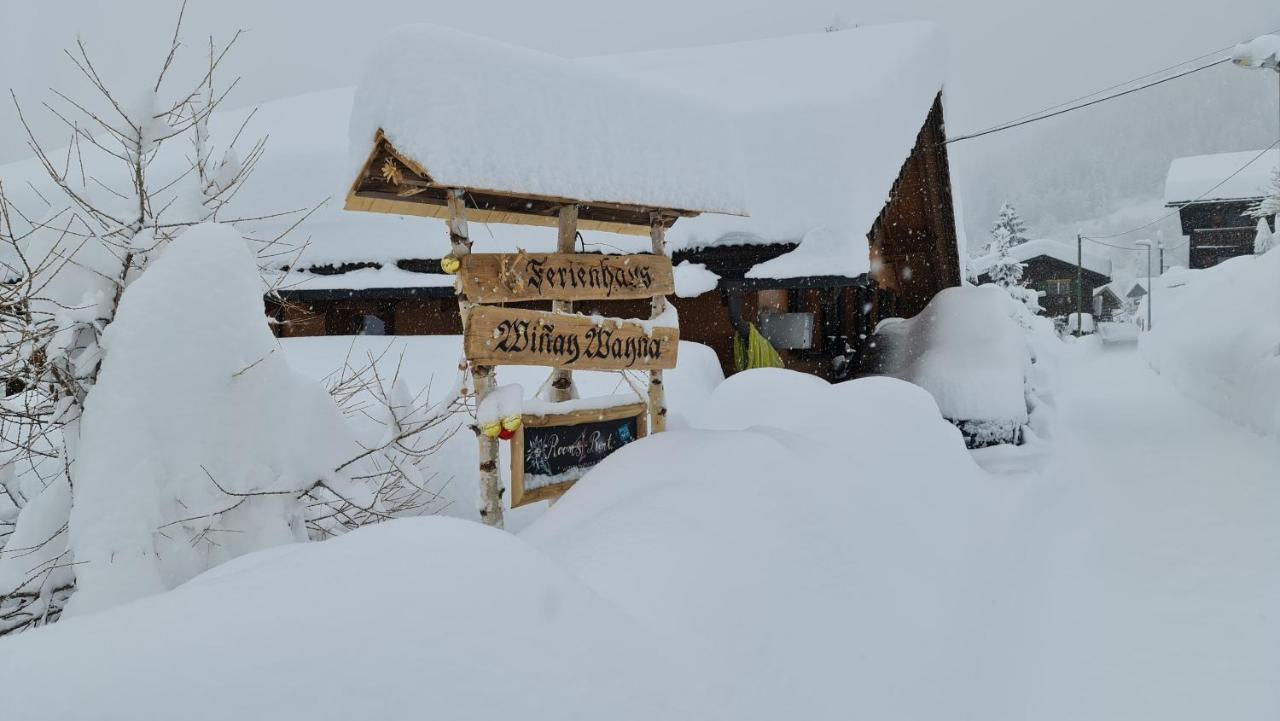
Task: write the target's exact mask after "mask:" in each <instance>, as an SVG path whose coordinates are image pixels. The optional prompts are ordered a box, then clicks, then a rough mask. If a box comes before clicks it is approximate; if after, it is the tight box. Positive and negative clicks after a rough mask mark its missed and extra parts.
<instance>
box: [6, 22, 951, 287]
mask: <svg viewBox="0 0 1280 721" xmlns="http://www.w3.org/2000/svg"><path fill="white" fill-rule="evenodd" d="M938 47H939V44H938V41H937V33H936V31H935V30H934V29H933V27H932V26H931V25H928V24H907V25H892V26H884V27H867V28H859V29H855V30H845V31H841V32H837V33H824V34H819V35H811V36H800V37H792V38H780V39H777V40H761V41H754V42H749V43H740V44H730V45H716V46H708V47H704V48H686V49H681V50H670V51H661V52H654V53H641V54H637V55H625V56H611V57H608V58H586V59H582V60H579V61H573V62H575V63H580V64H583V65H591V64H597V65H598V66H599V68H600V69H601V70H602V71H603V70H608V71H609V72H616V73H622V74H627V75H630V76H632V77H633V78H637V79H639V80H640V82H646V83H655V82H660V78H661V77H662V76H663V75H664V74H667V73H670V76H671V77H680V76H681V74H682V73H687V74H688V78H689V80H688V81H687V82H684V81H682V82H680V83H679V84H678V85H679V87H697V88H698V92H699V93H700V94H704V95H705V96H706V98H707V101H708V102H711V103H715V104H717V105H719V106H720V109H719V110H716V109H715V108H711V109H710V110H709V112H710V113H711V114H712V115H713V116H715V117H718V118H720V122H722V123H724V126H723V127H722V128H721V129H724V128H729V127H731V126H742V127H744V128H745V131H744V132H746V133H747V135H748V136H749V137H750V138H751V140H750V142H751V143H753V144H754V146H753V147H754V149H753V152H752V157H750V158H749V159H747V161H746V169H745V170H744V171H742V172H740V173H739V174H738V175H739V177H742V178H745V182H746V185H747V189H746V198H747V208H746V210H748V211H749V212H750V213H751V214H752V215H751V217H749V218H738V217H725V216H717V215H710V214H707V215H702V216H699V217H697V218H685V219H682V220H680V221H679V222H677V223H676V224H675V225H674V226H673V227H672V229H671V230H670V231H669V232H668V235H667V239H668V247H669V248H670V249H671V250H672V251H673V252H676V251H681V250H688V249H690V248H702V247H707V246H711V245H721V246H728V245H751V244H769V243H781V242H785V243H796V242H798V241H800V240H801V239H802V238H803V237H804V236H805V235H806V234H808V233H809V232H810V231H812V230H818V229H825V231H826V232H822V233H818V234H815V235H816V237H821V239H823V240H824V241H825V240H831V239H832V238H833V237H834V238H836V239H838V240H839V241H840V242H839V243H833V244H832V245H831V250H830V253H829V254H811V253H812V251H813V250H814V246H816V245H818V244H816V243H814V244H810V247H809V248H807V249H806V250H805V251H804V252H801V253H797V254H796V257H793V258H791V259H789V260H788V261H787V265H788V267H787V268H785V269H779V268H776V267H774V268H762V269H758V270H759V273H758V275H761V276H762V277H766V276H767V277H781V276H786V277H792V275H793V274H794V273H797V272H800V273H801V274H803V273H809V272H814V271H819V270H822V271H827V272H826V273H822V274H823V275H827V274H830V273H831V272H832V269H833V268H839V273H840V274H842V275H856V274H858V273H860V272H865V270H866V265H867V263H868V251H867V247H866V242H865V236H866V233H867V231H868V230H869V229H870V226H871V223H872V222H873V221H874V219H875V217H876V216H877V215H878V213H879V212H880V209H881V208H882V207H883V205H884V203H885V199H886V198H887V197H888V194H889V192H890V189H891V188H892V185H893V182H894V180H895V179H896V177H897V175H898V172H899V170H900V169H901V166H902V164H903V162H904V161H905V160H906V158H907V157H908V156H909V154H910V153H911V149H912V147H913V145H914V143H915V138H916V135H917V133H918V132H919V130H920V127H921V125H923V123H924V121H925V118H926V116H927V114H928V112H929V109H930V104H931V103H932V102H933V99H934V97H935V96H936V94H937V92H938V89H939V88H940V87H941V75H940V68H941V66H942V63H937V62H935V61H934V60H935V56H936V55H937V54H938ZM517 50H518V49H517ZM738 63H741V65H740V67H739V66H738V65H737V64H738ZM735 67H737V70H736V71H735ZM851 67H856V68H858V69H859V72H858V73H850V72H849V68H851ZM628 68H629V69H628ZM642 76H644V77H648V78H649V79H648V80H644V79H643V77H642ZM716 79H718V80H716ZM712 80H716V82H712ZM619 82H623V81H619ZM695 83H700V84H695ZM707 83H711V84H710V85H707ZM619 87H621V86H619ZM753 88H754V89H755V90H754V91H753ZM638 92H640V93H649V92H652V91H651V89H650V88H640V90H639V91H638ZM354 97H355V93H354V91H353V89H351V88H341V89H335V90H327V91H321V92H315V93H309V94H305V95H299V96H295V97H289V98H283V99H280V100H276V101H272V102H268V103H264V104H262V105H260V106H258V107H257V108H256V109H254V108H244V109H236V110H226V111H223V112H219V113H217V114H216V115H215V116H214V118H213V119H212V120H211V123H210V130H211V137H212V139H213V141H214V142H215V143H219V142H222V141H223V140H224V139H225V138H227V137H230V136H231V135H234V134H235V133H236V131H237V130H238V129H239V127H240V125H241V123H242V122H244V120H245V118H246V116H248V115H249V113H250V112H254V113H255V114H254V115H253V117H252V118H251V119H250V120H249V123H248V125H247V127H246V128H245V130H244V134H243V138H245V139H250V140H251V139H254V138H257V137H261V136H269V138H270V139H269V142H268V143H267V146H266V152H265V154H264V155H263V157H262V159H261V161H260V162H259V163H258V165H257V168H256V170H255V171H254V173H253V175H252V177H250V178H249V180H248V181H247V183H246V185H245V187H244V189H243V190H242V191H241V192H240V193H239V194H238V195H237V196H236V198H235V200H234V201H233V205H232V207H231V208H229V210H230V211H234V213H235V214H236V215H239V216H259V215H267V214H272V213H277V212H280V211H282V210H287V209H294V208H309V207H311V206H314V205H316V204H317V203H320V202H321V201H324V200H325V198H328V199H329V200H328V202H327V203H325V204H324V205H323V206H322V207H320V208H319V209H318V210H317V211H315V212H314V213H313V214H312V215H310V217H308V218H307V220H306V222H305V223H304V224H303V225H302V226H300V227H299V228H298V229H297V230H296V231H295V232H294V233H293V234H292V235H291V236H290V240H291V243H292V247H288V246H281V247H280V248H279V252H278V254H277V258H278V262H279V263H280V264H282V265H284V264H287V265H290V266H291V267H294V268H307V267H311V266H334V267H339V266H342V265H344V264H348V263H366V264H367V263H369V262H373V263H377V264H380V265H381V268H369V269H365V270H358V271H354V272H352V273H346V274H342V275H324V276H312V275H310V274H304V273H292V274H291V275H292V276H294V277H291V278H290V280H289V281H288V283H289V286H288V287H294V288H302V289H305V288H317V289H320V288H329V289H341V288H353V289H362V288H386V287H420V286H430V285H433V284H436V283H443V284H447V283H449V282H450V280H451V279H450V278H448V277H447V276H439V277H437V276H434V275H428V274H423V273H415V272H411V271H407V270H401V269H398V268H396V261H398V260H402V259H414V258H422V259H438V258H440V257H441V256H443V255H445V254H447V253H448V252H449V238H448V233H447V231H446V229H445V226H444V223H442V222H440V221H437V220H434V219H430V218H413V217H407V216H402V215H394V214H379V213H357V212H350V211H346V210H343V207H342V206H343V197H344V196H345V194H346V193H347V191H348V190H349V188H350V186H351V181H352V178H353V177H354V176H353V173H354V171H353V169H352V166H353V163H356V162H357V161H355V160H353V159H352V158H351V157H350V156H349V154H348V140H349V137H350V127H349V123H348V121H349V119H350V118H351V117H352V116H353V115H354V113H353V111H352V106H353V100H354ZM690 102H696V101H690ZM869 108H873V109H874V110H873V111H868V109H869ZM375 132H376V129H375ZM397 149H399V148H398V147H397ZM186 150H187V148H186V147H185V145H184V144H182V143H170V144H166V150H165V151H164V152H165V153H167V155H166V157H163V158H160V159H158V160H157V165H156V168H157V172H156V174H155V177H167V175H168V173H169V172H170V171H175V172H177V170H175V169H180V168H181V163H182V162H183V156H184V155H185V151H186ZM53 155H58V153H56V152H55V153H53ZM363 160H364V158H361V159H359V162H363ZM101 162H103V161H102V159H95V158H90V157H86V163H87V164H89V165H90V166H93V167H90V169H89V172H90V174H95V175H99V176H101V175H103V174H104V173H103V172H99V171H97V170H95V169H94V168H95V167H97V168H113V167H114V165H115V164H117V163H116V161H114V160H110V159H107V160H106V161H105V164H101V165H98V164H99V163H101ZM0 179H3V180H4V181H5V188H6V190H7V191H8V192H9V193H11V194H13V195H19V196H25V195H31V196H32V197H31V198H26V197H24V198H22V199H23V200H30V201H31V202H29V203H27V204H26V205H25V206H24V207H27V208H35V210H36V213H37V214H39V213H40V212H41V210H42V208H43V203H41V201H40V200H39V198H38V197H35V196H34V194H30V193H28V189H27V187H26V180H28V179H30V180H31V181H32V182H33V183H34V184H35V185H36V186H37V187H39V188H40V189H41V191H42V192H43V193H44V194H45V195H46V196H47V197H50V198H53V197H54V195H53V194H52V191H51V190H50V189H49V187H48V184H47V183H46V182H45V181H44V178H43V171H42V170H41V169H40V168H39V166H38V164H37V163H36V162H35V161H34V159H33V160H29V161H24V162H22V163H18V164H14V165H9V166H4V167H0ZM296 220H297V217H296V216H289V217H285V218H279V219H275V220H270V221H264V222H260V223H257V224H255V227H256V228H258V234H259V235H260V236H262V237H271V236H272V234H273V233H278V232H280V231H282V230H284V229H285V228H287V227H288V226H289V225H291V224H292V223H293V222H294V221H296ZM471 234H472V237H473V239H475V241H476V243H477V249H478V250H482V251H484V252H503V251H513V250H515V249H516V248H524V249H526V250H528V251H530V252H550V251H553V250H554V249H555V244H556V233H555V232H554V231H553V230H550V229H547V228H538V227H526V226H510V225H487V224H483V223H474V224H473V227H472V229H471ZM582 236H583V241H584V248H585V249H587V250H601V251H605V252H647V251H648V249H649V239H648V238H647V237H644V238H641V237H636V236H628V235H618V234H616V233H607V232H600V231H594V230H584V231H583V232H582ZM304 244H305V247H303V245H304ZM845 244H847V249H846V248H845V247H844V246H845ZM801 261H803V262H801ZM776 265H779V264H775V266H776Z"/></svg>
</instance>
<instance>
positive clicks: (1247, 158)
mask: <svg viewBox="0 0 1280 721" xmlns="http://www.w3.org/2000/svg"><path fill="white" fill-rule="evenodd" d="M1260 152H1261V151H1258V150H1248V151H1245V152H1241V153H1218V154H1215V155H1193V156H1190V157H1186V158H1177V159H1176V160H1174V161H1173V162H1172V163H1170V164H1169V174H1168V175H1167V176H1166V177H1165V181H1164V202H1165V204H1166V205H1169V206H1176V205H1186V204H1187V203H1190V202H1193V201H1200V202H1211V201H1218V200H1257V199H1259V198H1262V197H1263V196H1265V195H1266V194H1267V189H1268V188H1269V187H1271V180H1272V177H1273V173H1275V171H1276V168H1277V166H1278V164H1280V149H1276V148H1272V149H1271V150H1268V151H1266V152H1261V155H1259V153H1260ZM1242 168H1243V170H1242ZM1232 173H1235V175H1234V176H1232ZM1215 186H1216V187H1215ZM1202 196H1203V197H1202Z"/></svg>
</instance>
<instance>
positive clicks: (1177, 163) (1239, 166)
mask: <svg viewBox="0 0 1280 721" xmlns="http://www.w3.org/2000/svg"><path fill="white" fill-rule="evenodd" d="M1277 163H1280V150H1275V149H1273V150H1269V151H1267V152H1265V153H1262V154H1261V155H1259V151H1256V150H1250V151H1246V152H1243V153H1220V154H1217V155H1197V156H1193V157H1188V158H1178V159H1176V160H1174V161H1173V163H1171V164H1170V165H1169V174H1168V176H1167V177H1166V178H1165V183H1164V200H1165V205H1166V206H1168V207H1170V208H1177V209H1178V215H1179V216H1180V217H1181V220H1182V234H1183V235H1186V236H1188V237H1189V242H1190V249H1189V251H1188V266H1189V267H1191V268H1209V267H1212V266H1215V265H1217V264H1218V263H1221V262H1222V261H1224V260H1226V259H1228V258H1234V257H1236V256H1238V255H1249V254H1251V253H1253V237H1254V234H1255V232H1256V229H1257V223H1258V221H1257V220H1256V219H1254V218H1251V217H1249V215H1248V210H1249V208H1250V207H1251V206H1253V205H1254V204H1255V203H1257V202H1258V201H1259V200H1261V199H1262V198H1263V196H1264V195H1265V194H1266V190H1267V188H1268V187H1269V186H1270V184H1271V178H1272V173H1274V172H1275V170H1276V168H1277ZM1272 222H1274V221H1268V224H1271V223H1272ZM1272 230H1274V228H1272Z"/></svg>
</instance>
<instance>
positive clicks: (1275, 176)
mask: <svg viewBox="0 0 1280 721" xmlns="http://www.w3.org/2000/svg"><path fill="white" fill-rule="evenodd" d="M1249 213H1250V214H1251V215H1252V216H1253V217H1255V218H1265V217H1267V216H1268V215H1280V169H1277V170H1273V171H1272V172H1271V189H1270V190H1269V191H1267V197H1265V198H1263V199H1262V200H1260V201H1258V204H1257V205H1255V206H1253V207H1252V208H1250V209H1249ZM1276 230H1280V228H1277V229H1276Z"/></svg>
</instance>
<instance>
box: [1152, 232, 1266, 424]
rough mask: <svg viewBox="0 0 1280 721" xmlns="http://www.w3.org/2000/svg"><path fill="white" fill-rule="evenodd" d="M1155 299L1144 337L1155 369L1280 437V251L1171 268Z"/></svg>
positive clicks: (1234, 415)
mask: <svg viewBox="0 0 1280 721" xmlns="http://www.w3.org/2000/svg"><path fill="white" fill-rule="evenodd" d="M1152 297H1153V298H1154V302H1153V306H1152V311H1153V314H1154V319H1153V320H1154V323H1153V327H1152V330H1151V331H1150V332H1148V333H1144V334H1142V336H1141V337H1140V338H1139V348H1140V349H1141V351H1142V354H1143V356H1145V357H1146V359H1147V362H1148V363H1150V364H1151V367H1152V368H1154V369H1155V370H1156V371H1157V372H1158V373H1160V375H1162V376H1164V377H1166V378H1168V379H1169V380H1170V381H1171V382H1172V383H1173V384H1174V385H1175V386H1177V387H1178V389H1179V390H1180V391H1182V392H1183V393H1185V394H1186V395H1188V396H1190V397H1192V398H1194V399H1196V400H1197V401H1199V402H1201V403H1203V404H1205V405H1207V406H1209V407H1210V408H1213V409H1214V410H1216V411H1218V412H1219V413H1220V414H1222V415H1224V416H1226V417H1227V418H1230V419H1232V420H1234V421H1236V422H1237V423H1243V424H1245V425H1248V426H1251V427H1253V428H1255V429H1257V430H1259V431H1262V432H1264V433H1268V434H1271V435H1276V436H1280V252H1277V251H1272V252H1269V253H1266V254H1265V255H1261V256H1242V257H1239V258H1232V259H1231V260H1228V261H1226V262H1225V263H1222V264H1221V265H1218V266H1215V267H1213V268H1208V269H1205V270H1186V269H1183V268H1174V269H1171V270H1169V271H1167V272H1165V274H1164V276H1163V277H1162V278H1160V279H1159V280H1158V281H1157V282H1156V287H1155V288H1154V289H1153V292H1152ZM1145 303H1146V301H1144V305H1145ZM1138 315H1139V316H1140V317H1145V316H1146V309H1145V307H1144V308H1139V311H1138Z"/></svg>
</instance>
